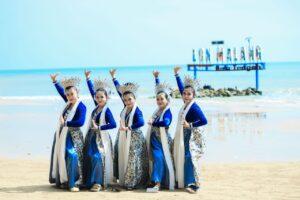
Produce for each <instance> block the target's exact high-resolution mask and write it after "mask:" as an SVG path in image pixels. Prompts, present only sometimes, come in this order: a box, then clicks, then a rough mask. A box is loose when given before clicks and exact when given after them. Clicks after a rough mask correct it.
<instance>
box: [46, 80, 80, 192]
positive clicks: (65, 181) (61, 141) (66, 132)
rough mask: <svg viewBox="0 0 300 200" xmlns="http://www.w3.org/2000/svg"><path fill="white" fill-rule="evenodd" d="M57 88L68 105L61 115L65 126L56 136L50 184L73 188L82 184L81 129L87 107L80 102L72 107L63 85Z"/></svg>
mask: <svg viewBox="0 0 300 200" xmlns="http://www.w3.org/2000/svg"><path fill="white" fill-rule="evenodd" d="M55 87H56V89H57V91H58V93H59V94H60V95H61V97H62V98H63V99H64V101H65V102H66V103H67V104H66V106H65V108H64V110H63V112H62V114H61V116H63V118H64V119H65V124H64V125H61V124H60V122H59V125H58V127H57V130H56V133H55V135H54V140H53V145H52V151H51V164H50V173H49V182H50V183H55V184H56V186H58V187H59V186H61V185H64V186H66V187H68V188H72V187H75V186H80V185H81V184H82V165H83V155H82V150H83V135H82V132H81V130H80V127H82V126H83V125H84V122H85V116H86V107H85V105H84V104H83V103H82V102H81V101H80V100H78V101H77V103H75V104H74V105H73V106H72V105H71V104H70V103H69V102H68V101H67V98H66V96H65V94H64V89H63V88H62V87H61V85H60V84H59V83H57V82H56V83H55Z"/></svg>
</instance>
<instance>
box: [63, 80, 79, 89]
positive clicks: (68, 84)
mask: <svg viewBox="0 0 300 200" xmlns="http://www.w3.org/2000/svg"><path fill="white" fill-rule="evenodd" d="M80 81H81V80H80V78H79V77H70V78H66V77H65V78H63V79H62V80H61V84H62V86H63V87H64V89H66V88H67V87H71V86H73V87H78V86H79V84H80Z"/></svg>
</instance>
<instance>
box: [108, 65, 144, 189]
mask: <svg viewBox="0 0 300 200" xmlns="http://www.w3.org/2000/svg"><path fill="white" fill-rule="evenodd" d="M110 74H111V77H112V78H113V82H114V85H115V87H116V89H117V91H118V94H119V96H120V97H121V99H122V101H123V103H124V106H125V107H124V109H123V110H122V112H121V121H120V129H119V132H118V136H117V140H116V145H115V167H116V168H117V170H116V171H117V172H118V173H116V178H118V179H119V184H120V185H121V186H124V187H126V188H127V189H128V190H131V189H133V188H138V187H145V185H146V183H147V181H148V173H147V172H148V158H147V149H146V140H145V137H144V135H143V133H142V131H141V127H142V126H143V125H144V119H143V114H142V112H141V110H140V109H139V107H138V106H137V103H136V92H137V89H138V85H136V84H134V83H125V84H124V85H120V84H119V82H118V81H117V79H116V78H115V74H116V70H115V69H113V70H110Z"/></svg>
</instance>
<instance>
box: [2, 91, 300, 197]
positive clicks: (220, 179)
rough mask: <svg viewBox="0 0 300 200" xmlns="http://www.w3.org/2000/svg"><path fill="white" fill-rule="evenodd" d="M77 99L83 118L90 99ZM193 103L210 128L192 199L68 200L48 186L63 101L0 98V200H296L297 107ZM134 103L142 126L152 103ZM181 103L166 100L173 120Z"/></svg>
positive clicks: (299, 174)
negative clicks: (199, 181)
mask: <svg viewBox="0 0 300 200" xmlns="http://www.w3.org/2000/svg"><path fill="white" fill-rule="evenodd" d="M83 99H84V101H85V103H86V105H87V107H88V110H89V111H90V110H91V109H92V107H93V104H92V101H91V99H90V97H87V98H83ZM241 100H242V101H241ZM197 101H198V102H199V104H200V105H201V106H202V108H203V110H204V111H205V113H206V116H207V118H208V120H209V124H208V126H207V128H206V153H205V155H204V159H203V170H202V186H201V190H200V192H199V193H198V194H196V195H191V194H187V193H186V192H184V191H182V190H176V191H175V192H169V191H162V192H160V193H158V194H148V193H145V191H144V190H138V191H130V192H129V191H122V192H120V193H118V192H111V191H105V192H100V193H91V192H89V191H86V190H83V191H81V192H80V193H76V194H73V193H70V192H68V191H65V190H60V189H56V188H54V187H53V186H51V185H50V184H49V183H48V170H49V160H48V159H49V156H50V149H51V143H52V139H53V134H54V127H55V124H56V120H57V113H58V112H59V111H60V109H61V107H62V106H63V102H62V100H61V99H60V98H59V97H56V98H49V99H45V98H43V99H39V98H32V99H30V98H29V99H28V98H25V99H22V98H20V99H18V98H15V99H6V98H2V99H0V111H1V112H0V119H1V121H2V122H4V121H5V122H7V123H1V126H0V129H1V133H0V136H1V141H0V145H1V147H2V148H3V149H4V151H1V152H0V199H16V198H17V199H21V200H24V199H30V200H34V199H42V198H48V199H64V200H68V199H72V200H74V199H81V200H82V199H91V198H101V199H116V198H119V199H144V200H146V199H151V200H153V199H164V200H171V199H172V200H173V199H272V200H273V199H280V200H281V199H300V160H299V158H300V155H299V152H300V151H299V142H298V141H299V138H300V137H299V128H300V127H299V123H297V121H298V120H299V113H294V112H293V111H294V110H295V109H298V108H299V104H298V103H296V104H295V103H286V102H285V103H284V107H282V105H283V104H282V103H281V102H268V101H265V100H264V99H249V98H248V99H239V98H237V99H235V98H231V99H201V100H197ZM139 102H142V105H143V113H144V117H145V119H147V118H149V116H151V113H152V112H153V110H154V109H155V104H154V99H149V98H140V99H139ZM181 103H182V102H181V100H180V99H176V100H173V102H172V109H173V112H174V113H177V112H178V109H179V107H180V106H177V105H181ZM110 105H111V107H112V110H113V112H114V113H115V115H116V116H117V117H118V112H119V110H120V109H121V106H122V105H121V104H120V102H119V100H118V99H112V100H111V101H110ZM88 114H89V113H88ZM176 117H177V116H176V114H175V119H174V121H176ZM15 121H18V123H17V125H16V123H15ZM144 128H146V126H145V127H144ZM83 129H85V127H84V128H83ZM173 130H174V125H172V127H171V131H173ZM144 131H145V130H144ZM114 135H115V133H113V137H114Z"/></svg>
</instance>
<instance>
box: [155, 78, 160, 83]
mask: <svg viewBox="0 0 300 200" xmlns="http://www.w3.org/2000/svg"><path fill="white" fill-rule="evenodd" d="M159 83H160V80H159V78H158V77H155V85H158V84H159Z"/></svg>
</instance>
